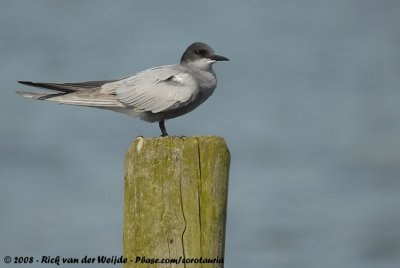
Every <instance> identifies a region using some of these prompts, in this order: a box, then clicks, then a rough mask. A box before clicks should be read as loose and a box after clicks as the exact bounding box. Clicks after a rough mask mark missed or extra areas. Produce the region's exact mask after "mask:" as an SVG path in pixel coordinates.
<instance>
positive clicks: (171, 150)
mask: <svg viewBox="0 0 400 268" xmlns="http://www.w3.org/2000/svg"><path fill="white" fill-rule="evenodd" d="M229 163H230V154H229V150H228V148H227V146H226V144H225V142H224V139H223V138H220V137H215V136H207V137H203V136H202V137H160V138H141V137H139V138H136V139H135V141H134V142H133V143H132V145H131V146H130V148H129V149H128V152H127V154H126V158H125V207H124V234H123V248H124V249H123V250H124V257H127V258H128V263H127V264H125V267H164V268H165V267H207V268H211V267H223V258H224V247H225V223H226V207H227V192H228V191H227V190H228V175H229ZM166 263H167V265H166ZM168 263H169V265H168Z"/></svg>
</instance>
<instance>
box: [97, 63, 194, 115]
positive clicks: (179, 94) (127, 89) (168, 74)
mask: <svg viewBox="0 0 400 268" xmlns="http://www.w3.org/2000/svg"><path fill="white" fill-rule="evenodd" d="M101 91H103V92H110V91H111V92H112V91H114V92H115V94H116V97H117V100H118V101H119V102H121V103H122V104H123V105H124V106H125V107H127V108H135V109H136V110H139V111H140V110H142V111H148V112H152V113H159V112H166V111H171V110H174V109H177V108H180V107H183V106H186V105H187V104H189V103H191V102H192V101H193V100H194V99H195V98H196V96H197V94H198V93H199V92H198V87H197V84H196V81H195V80H194V78H193V77H192V76H191V75H190V74H188V73H187V72H185V70H184V69H183V68H182V67H180V66H177V65H167V66H161V67H156V68H153V69H149V70H146V71H143V72H140V73H138V74H136V75H134V76H131V77H128V78H126V79H123V80H120V81H117V82H114V83H108V84H105V85H104V86H102V90H101Z"/></svg>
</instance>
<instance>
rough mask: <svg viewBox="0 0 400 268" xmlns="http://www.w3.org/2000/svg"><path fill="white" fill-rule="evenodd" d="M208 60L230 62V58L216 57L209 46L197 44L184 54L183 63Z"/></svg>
mask: <svg viewBox="0 0 400 268" xmlns="http://www.w3.org/2000/svg"><path fill="white" fill-rule="evenodd" d="M203 58H207V59H210V60H215V61H228V60H229V59H228V58H225V57H223V56H219V55H216V54H215V53H214V50H213V49H212V48H211V47H210V46H209V45H207V44H205V43H202V42H196V43H193V44H191V45H190V46H189V47H188V48H187V49H186V51H185V53H183V55H182V58H181V63H184V62H189V61H194V60H198V59H203Z"/></svg>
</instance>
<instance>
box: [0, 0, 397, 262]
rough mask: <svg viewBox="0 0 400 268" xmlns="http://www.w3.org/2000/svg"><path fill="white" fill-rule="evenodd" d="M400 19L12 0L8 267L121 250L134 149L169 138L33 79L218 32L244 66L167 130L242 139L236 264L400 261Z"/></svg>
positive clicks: (4, 229)
mask: <svg viewBox="0 0 400 268" xmlns="http://www.w3.org/2000/svg"><path fill="white" fill-rule="evenodd" d="M399 13H400V2H398V1H390V0H387V1H372V0H366V1H356V0H336V1H246V2H243V1H218V2H217V1H201V2H198V3H191V2H188V1H168V2H165V3H163V2H158V1H45V0H37V1H28V0H22V1H2V2H1V3H0V78H1V79H0V89H1V98H0V120H1V132H0V135H1V139H0V157H1V161H0V213H1V217H0V241H1V242H0V255H1V256H0V257H1V259H0V263H1V264H0V266H3V265H5V264H4V263H3V261H2V260H3V258H4V256H6V255H10V256H35V257H40V256H42V255H53V256H55V255H61V256H72V257H83V256H84V255H93V256H97V255H102V254H105V255H109V256H112V255H120V254H121V252H122V247H121V244H122V217H123V215H122V205H123V157H124V152H125V151H126V149H127V148H128V146H129V144H130V142H131V141H132V140H133V139H134V137H136V136H138V135H144V136H155V135H159V130H158V126H157V125H152V124H147V123H145V122H141V121H139V120H135V119H132V118H129V117H127V116H124V115H120V114H117V113H115V114H114V113H111V112H108V111H101V110H96V109H93V110H92V109H87V108H76V107H68V106H57V105H54V104H49V103H44V102H34V101H29V100H25V99H22V98H20V97H18V96H17V95H15V93H14V91H15V90H21V89H22V88H23V87H22V86H19V85H17V84H16V82H15V81H17V80H34V81H60V82H63V81H84V80H91V79H94V80H95V79H111V78H116V77H123V76H126V75H130V74H133V73H135V72H137V71H140V70H143V69H145V68H148V67H152V66H157V65H163V64H171V63H175V62H177V61H178V60H179V58H180V56H181V54H182V52H183V50H184V49H185V48H186V46H187V45H188V44H190V43H191V42H193V41H204V42H207V43H210V44H211V45H212V46H213V47H214V49H215V50H216V52H217V53H219V54H222V55H225V56H227V57H229V58H230V59H231V62H228V63H218V64H216V66H215V70H216V72H217V74H218V77H219V86H218V88H217V91H216V92H215V94H214V95H213V96H212V98H211V99H210V100H209V101H207V102H206V103H205V104H204V105H203V106H201V107H200V108H199V109H197V110H196V111H194V112H193V113H191V114H190V115H187V116H184V117H181V118H178V119H175V120H172V121H169V122H168V123H167V127H168V130H169V132H170V133H171V134H177V135H183V134H184V135H186V136H191V135H207V134H213V135H220V136H224V137H225V139H226V141H227V143H228V145H229V147H230V150H231V153H232V164H231V177H230V185H229V186H230V189H229V211H228V226H227V243H226V267H238V268H240V267H296V268H298V267H307V268H309V267H315V268H320V267H328V268H329V267H332V268H333V267H335V268H336V267H344V268H347V267H367V268H368V267H399V265H400V228H399V226H400V214H399V205H400V164H399V163H400V124H399V118H400V90H399V84H400V75H399V71H400V54H399V43H400V34H399V30H398V29H399V27H400V16H399V15H398V14H399ZM25 89H26V88H25ZM17 266H18V265H13V267H17ZM29 266H30V267H35V265H29ZM21 267H26V265H23V266H22V265H21ZM37 267H40V266H37ZM49 267H50V266H49ZM74 267H80V266H79V265H74ZM82 267H88V266H87V265H83V266H82Z"/></svg>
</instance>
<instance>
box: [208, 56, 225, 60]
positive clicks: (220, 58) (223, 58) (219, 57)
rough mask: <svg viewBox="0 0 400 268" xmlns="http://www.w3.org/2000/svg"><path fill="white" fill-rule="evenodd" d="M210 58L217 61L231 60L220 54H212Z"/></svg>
mask: <svg viewBox="0 0 400 268" xmlns="http://www.w3.org/2000/svg"><path fill="white" fill-rule="evenodd" d="M209 59H210V60H215V61H229V59H228V58H225V57H224V56H220V55H212V56H210V57H209Z"/></svg>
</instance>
